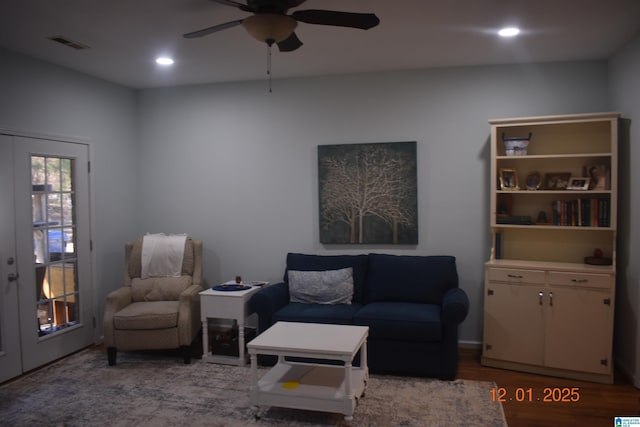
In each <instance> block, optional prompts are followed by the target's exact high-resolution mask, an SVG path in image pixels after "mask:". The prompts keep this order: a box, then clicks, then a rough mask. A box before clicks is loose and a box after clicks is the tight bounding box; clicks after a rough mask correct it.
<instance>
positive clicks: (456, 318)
mask: <svg viewBox="0 0 640 427" xmlns="http://www.w3.org/2000/svg"><path fill="white" fill-rule="evenodd" d="M468 313H469V297H467V293H466V292H465V291H464V290H463V289H460V288H451V289H449V290H448V291H447V292H446V293H445V294H444V297H443V298H442V321H443V323H444V324H453V325H457V324H459V323H462V321H463V320H464V319H465V318H466V317H467V314H468Z"/></svg>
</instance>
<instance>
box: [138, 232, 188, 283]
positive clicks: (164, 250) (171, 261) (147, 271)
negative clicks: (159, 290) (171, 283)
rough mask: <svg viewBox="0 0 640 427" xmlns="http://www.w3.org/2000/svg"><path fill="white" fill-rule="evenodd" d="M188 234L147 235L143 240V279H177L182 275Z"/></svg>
mask: <svg viewBox="0 0 640 427" xmlns="http://www.w3.org/2000/svg"><path fill="white" fill-rule="evenodd" d="M186 240H187V235H186V234H171V235H168V236H167V235H166V234H164V233H161V234H147V235H145V236H144V237H143V238H142V272H141V273H142V274H141V277H142V278H143V279H146V278H147V277H176V276H180V275H181V273H182V260H183V258H184V245H185V242H186Z"/></svg>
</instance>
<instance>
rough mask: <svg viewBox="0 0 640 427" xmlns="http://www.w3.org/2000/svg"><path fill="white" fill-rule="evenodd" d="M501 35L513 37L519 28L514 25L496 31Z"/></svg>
mask: <svg viewBox="0 0 640 427" xmlns="http://www.w3.org/2000/svg"><path fill="white" fill-rule="evenodd" d="M498 34H499V35H500V36H501V37H513V36H517V35H518V34H520V29H519V28H516V27H506V28H503V29H501V30H500V31H498Z"/></svg>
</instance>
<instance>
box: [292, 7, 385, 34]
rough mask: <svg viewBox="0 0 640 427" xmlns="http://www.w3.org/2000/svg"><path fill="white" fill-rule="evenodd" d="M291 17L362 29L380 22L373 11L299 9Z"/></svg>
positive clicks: (320, 23) (312, 22)
mask: <svg viewBox="0 0 640 427" xmlns="http://www.w3.org/2000/svg"><path fill="white" fill-rule="evenodd" d="M291 17H292V18H293V19H295V20H296V21H300V22H305V23H307V24H318V25H334V26H337V27H351V28H360V29H362V30H368V29H369V28H373V27H375V26H376V25H378V24H379V23H380V19H378V17H377V16H376V15H375V14H373V13H352V12H337V11H334V10H315V9H309V10H299V11H296V12H293V13H292V14H291Z"/></svg>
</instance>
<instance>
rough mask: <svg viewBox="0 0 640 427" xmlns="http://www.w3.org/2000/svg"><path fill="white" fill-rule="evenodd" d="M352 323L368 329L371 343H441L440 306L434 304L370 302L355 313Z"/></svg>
mask: <svg viewBox="0 0 640 427" xmlns="http://www.w3.org/2000/svg"><path fill="white" fill-rule="evenodd" d="M353 323H354V325H359V326H369V339H372V340H377V339H378V340H392V341H421V342H437V341H441V340H442V322H441V321H440V306H439V305H436V304H416V303H410V302H373V303H370V304H367V305H365V306H363V307H362V309H361V310H359V311H358V312H357V313H356V315H355V317H354V319H353Z"/></svg>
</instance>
